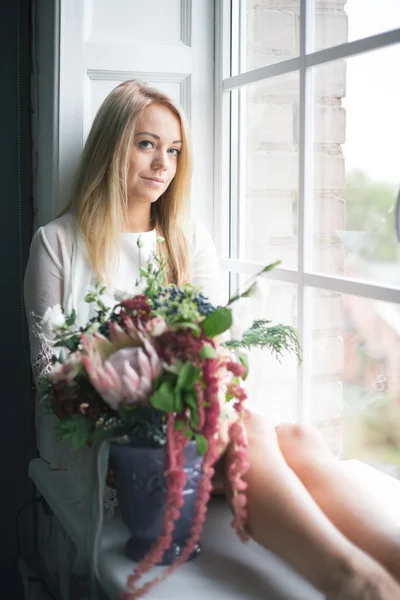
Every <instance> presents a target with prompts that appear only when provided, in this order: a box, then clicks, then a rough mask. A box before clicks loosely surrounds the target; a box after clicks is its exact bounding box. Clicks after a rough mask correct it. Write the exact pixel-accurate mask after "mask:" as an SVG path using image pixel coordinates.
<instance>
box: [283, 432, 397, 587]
mask: <svg viewBox="0 0 400 600" xmlns="http://www.w3.org/2000/svg"><path fill="white" fill-rule="evenodd" d="M276 432H277V436H278V443H279V447H280V450H281V452H282V454H283V456H284V458H285V460H286V462H287V464H288V465H289V466H290V467H291V468H292V469H293V471H294V472H295V473H296V475H297V476H298V478H299V479H300V481H301V482H302V483H303V485H304V486H305V487H306V488H307V490H308V492H309V493H310V494H311V496H312V497H313V498H314V500H315V501H316V503H317V504H318V506H320V508H321V509H322V510H323V512H324V513H325V514H326V515H327V517H328V518H329V520H330V521H332V523H334V524H335V525H336V527H337V528H338V529H340V531H341V532H342V533H344V535H345V536H346V537H347V538H348V539H349V540H351V541H352V542H353V543H354V544H356V545H357V546H359V547H360V548H362V549H363V550H365V551H366V552H368V554H370V555H371V556H373V557H374V558H375V559H376V560H378V561H379V562H380V563H381V564H383V565H384V566H385V567H386V568H387V569H388V570H389V571H390V572H391V573H393V575H394V576H395V577H396V579H398V580H400V531H399V527H398V525H397V524H396V523H395V522H394V521H393V520H392V519H391V518H390V517H389V516H388V515H387V514H385V511H384V510H382V507H380V506H379V504H377V502H376V500H375V499H374V498H371V496H370V495H369V494H368V491H367V490H365V489H364V488H363V487H362V486H360V485H358V484H357V482H354V480H352V478H351V476H350V475H349V474H348V473H347V472H346V471H345V470H344V469H343V468H342V465H341V464H340V461H339V460H337V458H336V457H335V456H334V455H333V454H332V452H331V451H330V449H329V447H328V445H327V444H326V443H325V441H324V439H323V437H322V436H321V435H320V434H319V432H318V431H317V430H315V429H313V428H312V427H305V426H301V425H281V426H280V427H277V428H276Z"/></svg>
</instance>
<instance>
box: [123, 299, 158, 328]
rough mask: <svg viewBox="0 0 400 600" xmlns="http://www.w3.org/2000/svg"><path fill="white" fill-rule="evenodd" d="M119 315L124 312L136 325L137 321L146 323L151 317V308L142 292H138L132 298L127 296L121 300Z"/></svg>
mask: <svg viewBox="0 0 400 600" xmlns="http://www.w3.org/2000/svg"><path fill="white" fill-rule="evenodd" d="M121 307H122V310H121V313H120V314H121V317H123V316H124V315H125V314H126V315H128V316H129V317H131V318H132V321H133V322H134V324H135V325H136V326H137V325H138V322H139V321H140V322H142V323H146V322H147V321H148V320H149V319H151V311H152V308H151V306H150V304H149V302H148V300H147V297H146V296H145V295H144V294H139V295H137V296H134V297H133V298H128V299H127V300H123V301H122V302H121Z"/></svg>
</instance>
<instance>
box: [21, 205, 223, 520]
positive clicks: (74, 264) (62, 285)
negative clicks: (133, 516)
mask: <svg viewBox="0 0 400 600" xmlns="http://www.w3.org/2000/svg"><path fill="white" fill-rule="evenodd" d="M139 235H140V236H141V240H142V243H143V245H142V248H141V249H140V251H139V248H138V245H137V241H138V237H139ZM188 237H189V239H190V240H191V256H192V261H193V265H192V268H193V283H194V285H196V286H199V287H201V288H202V289H203V292H204V294H205V295H206V296H208V297H209V298H210V300H211V301H213V302H215V303H218V302H219V283H220V276H219V260H218V256H217V252H216V250H215V246H214V243H213V241H212V238H211V236H210V234H209V233H208V232H207V230H206V229H204V227H202V226H201V225H199V224H195V225H194V226H193V228H192V232H191V234H190V236H188ZM155 243H156V233H155V231H154V230H153V231H150V232H144V233H142V234H139V233H124V234H121V249H120V257H119V262H118V265H117V268H116V269H115V272H114V273H113V280H112V282H111V285H112V287H114V288H115V289H118V290H129V289H131V288H132V286H133V285H134V283H135V281H136V279H137V277H138V275H139V266H143V264H144V262H147V261H148V260H149V258H150V257H151V255H152V254H153V252H154V249H155ZM139 252H140V254H139ZM96 283H97V277H96V275H95V273H94V271H93V269H92V268H91V265H90V262H89V257H88V254H87V251H86V247H85V244H84V242H83V240H82V238H81V237H80V236H79V234H78V230H77V227H76V224H75V221H74V218H73V216H72V215H71V214H66V215H64V216H62V217H59V218H58V219H55V220H54V221H51V222H50V223H49V224H48V225H46V226H44V227H40V228H39V229H38V230H37V232H36V233H35V235H34V237H33V239H32V243H31V249H30V255H29V260H28V265H27V269H26V273H25V281H24V297H25V308H26V312H27V317H28V324H29V333H30V349H31V364H32V370H33V374H34V378H35V382H37V381H38V380H39V378H40V377H41V376H43V375H45V374H46V373H48V372H49V371H50V370H51V368H52V360H51V357H52V355H53V353H54V351H55V350H56V349H55V348H53V347H52V342H51V341H50V340H48V339H46V337H45V336H44V335H43V333H42V332H41V329H40V320H41V318H42V317H43V315H44V313H45V312H46V310H47V308H48V307H50V306H54V305H56V304H60V305H61V306H63V307H64V308H65V309H66V310H67V311H68V312H70V311H71V310H72V309H73V308H75V310H76V311H77V321H76V322H77V325H78V326H79V325H84V324H86V322H87V321H88V319H89V318H90V317H91V316H93V314H94V313H93V312H92V311H94V309H93V307H92V305H89V304H88V303H86V302H85V300H84V298H85V295H86V294H87V292H88V290H89V289H91V288H93V287H94V285H95V284H96ZM55 423H56V418H55V417H54V416H53V415H50V414H49V413H48V412H47V411H46V410H45V409H44V408H43V407H42V406H40V405H39V404H38V403H37V405H36V435H37V446H38V449H39V453H40V456H41V457H42V458H43V459H44V460H46V461H47V462H48V463H49V465H50V466H51V468H53V469H67V470H68V472H69V474H70V478H71V498H72V499H74V500H76V502H77V503H78V504H82V503H84V502H85V498H86V485H85V484H86V482H87V481H88V473H89V469H90V461H91V454H92V452H91V450H90V448H89V447H86V448H84V449H82V450H80V451H73V450H72V446H71V444H69V443H67V442H60V441H59V440H58V439H57V436H56V434H55ZM104 503H105V508H106V509H107V510H108V512H109V513H110V512H112V511H113V510H114V508H115V506H116V505H117V500H116V495H115V490H113V489H111V488H106V492H105V499H104Z"/></svg>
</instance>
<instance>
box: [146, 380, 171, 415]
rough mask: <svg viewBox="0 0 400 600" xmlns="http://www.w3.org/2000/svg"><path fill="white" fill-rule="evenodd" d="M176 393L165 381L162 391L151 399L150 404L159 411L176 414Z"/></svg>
mask: <svg viewBox="0 0 400 600" xmlns="http://www.w3.org/2000/svg"><path fill="white" fill-rule="evenodd" d="M174 397H175V394H174V391H173V389H172V386H171V384H170V383H169V382H168V381H164V383H163V384H162V385H161V387H160V389H159V390H157V391H156V392H154V394H153V395H152V396H151V397H150V404H151V406H152V407H153V408H156V409H157V410H162V411H164V412H174Z"/></svg>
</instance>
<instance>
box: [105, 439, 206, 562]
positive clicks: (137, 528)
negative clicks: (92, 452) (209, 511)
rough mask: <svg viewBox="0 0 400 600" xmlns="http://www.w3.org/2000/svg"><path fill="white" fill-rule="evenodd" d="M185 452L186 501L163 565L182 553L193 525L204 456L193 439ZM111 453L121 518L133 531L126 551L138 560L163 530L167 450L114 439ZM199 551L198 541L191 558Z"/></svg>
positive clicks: (130, 530)
mask: <svg viewBox="0 0 400 600" xmlns="http://www.w3.org/2000/svg"><path fill="white" fill-rule="evenodd" d="M184 455H185V467H184V469H185V472H186V475H187V479H186V484H185V488H184V491H183V499H184V504H183V506H182V508H181V515H180V517H179V519H178V520H177V521H176V522H175V529H174V532H173V540H172V544H171V546H170V547H169V548H168V549H167V550H166V551H165V553H164V556H163V559H162V561H161V562H160V563H158V564H160V565H170V564H172V563H173V562H174V560H175V559H176V558H177V557H178V556H179V555H180V554H181V552H182V550H183V548H184V546H185V543H186V540H187V539H188V538H189V535H190V529H191V527H192V522H193V517H194V512H195V502H196V496H197V488H198V484H199V480H200V477H201V464H202V461H203V457H202V456H199V455H198V453H197V449H196V443H195V442H194V441H192V442H188V444H186V447H185V449H184ZM110 457H111V460H112V465H113V470H114V475H115V483H116V487H117V495H118V502H119V506H120V510H121V516H122V520H123V521H124V523H125V525H126V526H127V527H128V529H129V532H130V534H131V537H130V539H129V540H128V542H127V544H126V546H125V555H126V556H127V557H128V558H130V559H132V560H134V561H137V562H139V561H140V560H141V559H142V558H143V557H144V556H145V555H146V554H147V552H148V551H149V550H150V548H151V547H152V545H153V544H154V543H155V542H156V541H157V539H158V538H159V536H160V534H161V533H162V531H163V517H164V510H165V505H166V499H167V479H166V477H165V476H164V472H165V470H166V460H165V459H166V450H165V448H140V447H139V448H138V447H134V446H131V445H128V444H125V443H118V442H112V443H111V444H110ZM199 553H200V545H199V544H197V546H196V548H195V550H194V551H193V553H192V554H191V556H190V557H189V559H188V560H191V559H193V558H195V557H196V556H198V555H199Z"/></svg>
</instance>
